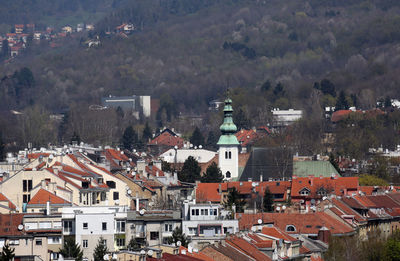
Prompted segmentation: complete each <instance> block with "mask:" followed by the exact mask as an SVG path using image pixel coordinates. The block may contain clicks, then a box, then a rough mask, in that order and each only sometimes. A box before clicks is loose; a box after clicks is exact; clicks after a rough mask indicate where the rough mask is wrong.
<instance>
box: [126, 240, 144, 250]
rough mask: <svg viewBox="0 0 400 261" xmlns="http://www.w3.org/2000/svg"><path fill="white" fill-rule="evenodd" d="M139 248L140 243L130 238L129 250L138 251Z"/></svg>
mask: <svg viewBox="0 0 400 261" xmlns="http://www.w3.org/2000/svg"><path fill="white" fill-rule="evenodd" d="M140 248H141V245H140V243H139V242H138V241H137V240H136V238H131V240H130V241H129V244H128V249H129V250H138V249H140Z"/></svg>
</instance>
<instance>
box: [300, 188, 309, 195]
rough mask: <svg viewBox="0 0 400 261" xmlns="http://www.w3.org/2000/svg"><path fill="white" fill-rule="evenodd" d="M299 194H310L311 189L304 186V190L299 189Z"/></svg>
mask: <svg viewBox="0 0 400 261" xmlns="http://www.w3.org/2000/svg"><path fill="white" fill-rule="evenodd" d="M299 194H300V195H302V196H308V195H309V194H310V190H309V189H307V188H303V189H302V190H300V191H299Z"/></svg>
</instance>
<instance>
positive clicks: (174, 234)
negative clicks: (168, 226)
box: [167, 227, 190, 247]
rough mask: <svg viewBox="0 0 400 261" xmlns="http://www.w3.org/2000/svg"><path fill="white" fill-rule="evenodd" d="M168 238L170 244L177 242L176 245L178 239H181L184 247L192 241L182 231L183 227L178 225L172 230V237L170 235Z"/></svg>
mask: <svg viewBox="0 0 400 261" xmlns="http://www.w3.org/2000/svg"><path fill="white" fill-rule="evenodd" d="M167 240H168V244H175V246H176V245H177V242H178V241H180V242H181V245H182V246H184V247H187V246H188V244H189V243H190V239H188V238H187V237H186V235H185V234H184V233H182V229H181V228H180V227H176V228H175V229H174V231H173V232H172V237H169V238H168V239H167Z"/></svg>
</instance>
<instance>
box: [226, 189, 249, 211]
mask: <svg viewBox="0 0 400 261" xmlns="http://www.w3.org/2000/svg"><path fill="white" fill-rule="evenodd" d="M245 204H246V201H244V200H243V199H241V198H240V193H239V191H237V189H236V188H235V187H233V188H232V189H230V190H229V193H228V197H227V199H226V201H225V203H224V205H225V207H227V208H229V209H230V210H232V215H233V205H235V208H236V212H243V211H244V205H245Z"/></svg>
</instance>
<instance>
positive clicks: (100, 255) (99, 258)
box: [93, 237, 108, 261]
mask: <svg viewBox="0 0 400 261" xmlns="http://www.w3.org/2000/svg"><path fill="white" fill-rule="evenodd" d="M107 252H108V249H107V246H106V244H105V241H104V239H103V237H100V238H99V242H98V243H97V246H96V248H95V249H94V253H93V258H94V261H103V260H104V256H105V255H106V254H107Z"/></svg>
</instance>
